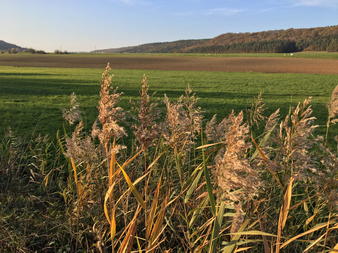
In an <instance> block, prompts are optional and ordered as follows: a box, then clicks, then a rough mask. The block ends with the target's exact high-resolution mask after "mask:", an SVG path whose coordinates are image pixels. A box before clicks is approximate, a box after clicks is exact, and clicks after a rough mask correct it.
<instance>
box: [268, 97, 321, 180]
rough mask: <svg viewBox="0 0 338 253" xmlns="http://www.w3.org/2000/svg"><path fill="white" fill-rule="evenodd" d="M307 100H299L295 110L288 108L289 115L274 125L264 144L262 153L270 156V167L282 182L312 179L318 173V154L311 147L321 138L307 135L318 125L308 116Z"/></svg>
mask: <svg viewBox="0 0 338 253" xmlns="http://www.w3.org/2000/svg"><path fill="white" fill-rule="evenodd" d="M310 101H311V98H309V99H306V100H305V101H304V103H303V104H301V103H299V104H298V106H297V107H296V108H295V109H294V108H292V113H291V115H290V116H289V115H287V116H286V117H285V120H284V121H282V122H281V123H280V125H279V126H278V127H276V131H274V132H273V133H272V134H271V135H270V141H268V142H267V143H266V144H265V147H264V150H265V151H266V152H265V153H266V156H267V157H273V159H272V160H270V163H269V166H270V168H272V169H273V170H274V172H275V173H278V174H281V175H283V176H284V180H283V181H284V182H285V185H287V184H288V182H289V180H290V178H291V177H292V178H293V179H294V180H295V181H302V182H304V183H306V182H307V180H308V179H311V181H313V180H316V179H317V178H318V175H320V174H321V171H320V169H319V167H318V165H319V163H318V161H317V159H316V158H317V157H318V153H317V152H316V151H315V150H312V148H313V147H314V146H315V145H316V144H317V143H319V142H320V141H321V140H322V138H321V137H317V138H312V137H311V136H312V135H313V132H314V130H315V129H316V128H317V127H318V125H314V124H313V122H314V120H315V119H316V118H315V117H311V114H312V109H311V106H310V105H309V103H310ZM270 125H271V124H270Z"/></svg>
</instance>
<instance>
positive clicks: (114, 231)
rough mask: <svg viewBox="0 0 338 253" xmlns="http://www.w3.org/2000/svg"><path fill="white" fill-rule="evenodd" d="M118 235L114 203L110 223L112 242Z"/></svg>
mask: <svg viewBox="0 0 338 253" xmlns="http://www.w3.org/2000/svg"><path fill="white" fill-rule="evenodd" d="M115 235H116V220H115V204H114V203H113V209H112V215H111V222H110V237H111V240H112V241H113V239H114V238H115Z"/></svg>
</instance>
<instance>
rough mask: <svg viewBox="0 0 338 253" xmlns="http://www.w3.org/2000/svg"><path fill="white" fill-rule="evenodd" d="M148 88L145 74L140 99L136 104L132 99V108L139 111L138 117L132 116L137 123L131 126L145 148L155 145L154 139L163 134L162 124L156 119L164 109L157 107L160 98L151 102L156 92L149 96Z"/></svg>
mask: <svg viewBox="0 0 338 253" xmlns="http://www.w3.org/2000/svg"><path fill="white" fill-rule="evenodd" d="M148 89H149V86H148V82H147V79H146V77H145V75H144V76H143V81H142V91H140V101H138V102H137V103H136V104H135V103H134V102H133V101H131V100H130V103H131V104H132V105H133V107H132V110H133V111H135V112H136V113H137V117H135V116H131V117H132V118H133V119H134V120H135V121H136V124H133V125H131V128H132V130H133V133H134V135H135V137H136V139H137V141H138V143H139V144H140V145H141V147H142V148H144V149H147V148H148V147H150V146H151V145H154V141H155V140H156V139H157V138H159V137H160V135H161V126H160V124H158V123H157V122H156V121H157V120H158V119H159V118H160V116H161V112H162V109H158V108H156V107H157V106H159V105H160V103H159V99H156V100H155V101H154V102H150V100H151V99H152V98H153V96H154V95H155V93H156V92H154V93H153V94H152V95H151V96H149V95H148Z"/></svg>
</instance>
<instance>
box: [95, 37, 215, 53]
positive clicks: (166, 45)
mask: <svg viewBox="0 0 338 253" xmlns="http://www.w3.org/2000/svg"><path fill="white" fill-rule="evenodd" d="M207 41H209V39H201V40H178V41H173V42H156V43H150V44H143V45H140V46H135V47H122V48H112V49H104V50H96V51H94V52H103V53H180V52H183V51H185V50H188V49H189V48H192V47H193V46H197V47H198V46H201V45H203V44H204V43H205V42H207Z"/></svg>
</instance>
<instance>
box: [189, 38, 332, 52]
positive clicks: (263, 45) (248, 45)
mask: <svg viewBox="0 0 338 253" xmlns="http://www.w3.org/2000/svg"><path fill="white" fill-rule="evenodd" d="M300 51H328V52H338V35H331V36H326V37H320V38H316V39H312V40H300V41H294V40H289V39H285V40H266V41H251V42H244V43H234V44H226V45H210V46H200V47H194V48H191V49H190V50H189V51H188V52H189V53H216V54H217V53H219V54H222V53H291V52H300Z"/></svg>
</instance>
